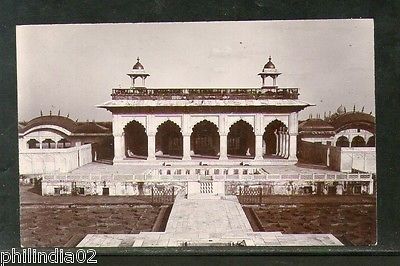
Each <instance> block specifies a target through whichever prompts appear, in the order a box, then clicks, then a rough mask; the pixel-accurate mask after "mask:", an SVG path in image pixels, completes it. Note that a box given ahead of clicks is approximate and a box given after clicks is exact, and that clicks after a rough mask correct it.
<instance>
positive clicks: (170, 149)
mask: <svg viewBox="0 0 400 266" xmlns="http://www.w3.org/2000/svg"><path fill="white" fill-rule="evenodd" d="M182 145H183V137H182V133H181V129H180V128H179V126H178V125H177V124H175V123H174V122H172V121H171V120H168V121H165V122H164V123H162V124H161V125H160V126H159V127H158V128H157V133H156V156H179V157H182V155H183V148H182Z"/></svg>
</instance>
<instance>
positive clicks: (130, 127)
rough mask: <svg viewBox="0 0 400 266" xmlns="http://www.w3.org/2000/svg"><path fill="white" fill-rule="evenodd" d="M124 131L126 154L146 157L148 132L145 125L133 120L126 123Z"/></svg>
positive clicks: (134, 156)
mask: <svg viewBox="0 0 400 266" xmlns="http://www.w3.org/2000/svg"><path fill="white" fill-rule="evenodd" d="M124 132H125V152H126V156H127V157H128V158H136V159H146V158H147V134H146V129H145V128H144V126H143V125H142V124H140V123H139V122H137V121H135V120H133V121H131V122H129V124H127V125H126V127H125V128H124ZM143 157H145V158H143Z"/></svg>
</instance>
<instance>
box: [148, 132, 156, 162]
mask: <svg viewBox="0 0 400 266" xmlns="http://www.w3.org/2000/svg"><path fill="white" fill-rule="evenodd" d="M147 139H148V140H147V142H148V144H147V154H148V156H147V160H148V161H155V160H156V135H155V134H149V135H148V136H147Z"/></svg>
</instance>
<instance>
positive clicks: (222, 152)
mask: <svg viewBox="0 0 400 266" xmlns="http://www.w3.org/2000/svg"><path fill="white" fill-rule="evenodd" d="M226 123H227V115H226V114H220V115H219V116H218V131H219V132H218V133H219V160H228V132H227V131H228V130H227V125H226Z"/></svg>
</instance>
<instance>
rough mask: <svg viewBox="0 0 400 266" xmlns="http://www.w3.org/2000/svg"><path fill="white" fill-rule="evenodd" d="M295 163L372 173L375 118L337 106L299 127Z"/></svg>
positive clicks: (302, 122)
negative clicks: (298, 161)
mask: <svg viewBox="0 0 400 266" xmlns="http://www.w3.org/2000/svg"><path fill="white" fill-rule="evenodd" d="M298 150H299V153H298V155H299V159H300V160H301V161H305V162H310V163H315V164H323V165H327V166H329V167H330V168H332V169H334V170H337V171H342V172H358V171H360V172H370V173H376V149H375V117H374V116H373V115H372V114H371V113H370V114H367V113H364V112H363V110H361V111H356V110H355V107H354V108H353V111H350V112H347V111H346V108H345V107H343V106H340V107H339V108H338V109H337V111H336V112H335V113H334V114H330V115H328V116H326V117H324V119H321V118H320V117H318V118H309V119H307V120H305V121H301V122H300V124H299V148H298Z"/></svg>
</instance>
